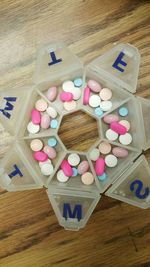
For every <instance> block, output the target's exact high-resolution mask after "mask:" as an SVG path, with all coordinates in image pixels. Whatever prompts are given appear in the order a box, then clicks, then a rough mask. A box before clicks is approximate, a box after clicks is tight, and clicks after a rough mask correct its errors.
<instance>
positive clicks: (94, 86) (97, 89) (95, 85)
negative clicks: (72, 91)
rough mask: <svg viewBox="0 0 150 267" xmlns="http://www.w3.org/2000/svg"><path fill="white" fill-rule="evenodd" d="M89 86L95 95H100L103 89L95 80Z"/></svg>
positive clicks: (89, 82) (90, 81)
mask: <svg viewBox="0 0 150 267" xmlns="http://www.w3.org/2000/svg"><path fill="white" fill-rule="evenodd" d="M87 86H88V87H89V88H90V89H91V91H93V92H95V93H99V92H100V91H101V89H102V87H101V85H100V84H99V83H98V82H96V81H94V80H89V81H88V83H87Z"/></svg>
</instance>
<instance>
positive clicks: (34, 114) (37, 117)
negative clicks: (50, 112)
mask: <svg viewBox="0 0 150 267" xmlns="http://www.w3.org/2000/svg"><path fill="white" fill-rule="evenodd" d="M31 120H32V122H33V124H40V122H41V113H40V112H39V111H38V110H37V109H35V108H33V109H32V111H31Z"/></svg>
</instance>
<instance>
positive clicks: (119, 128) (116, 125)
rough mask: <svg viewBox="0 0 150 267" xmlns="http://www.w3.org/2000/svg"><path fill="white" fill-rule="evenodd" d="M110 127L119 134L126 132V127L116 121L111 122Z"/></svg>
mask: <svg viewBox="0 0 150 267" xmlns="http://www.w3.org/2000/svg"><path fill="white" fill-rule="evenodd" d="M110 129H111V130H113V131H114V132H116V133H117V134H120V135H123V134H126V132H127V129H126V127H124V126H123V125H122V124H120V123H119V122H117V121H114V122H111V124H110Z"/></svg>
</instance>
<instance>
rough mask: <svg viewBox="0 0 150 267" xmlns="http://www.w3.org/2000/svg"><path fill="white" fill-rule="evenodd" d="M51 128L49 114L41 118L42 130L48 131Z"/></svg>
mask: <svg viewBox="0 0 150 267" xmlns="http://www.w3.org/2000/svg"><path fill="white" fill-rule="evenodd" d="M49 126H50V117H49V116H48V114H46V113H45V114H44V115H43V116H42V117H41V128H42V129H48V128H49Z"/></svg>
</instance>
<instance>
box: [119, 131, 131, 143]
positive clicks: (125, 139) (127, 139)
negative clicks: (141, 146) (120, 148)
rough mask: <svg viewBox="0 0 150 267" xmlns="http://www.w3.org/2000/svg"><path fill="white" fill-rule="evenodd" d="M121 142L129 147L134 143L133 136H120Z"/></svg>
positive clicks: (127, 134)
mask: <svg viewBox="0 0 150 267" xmlns="http://www.w3.org/2000/svg"><path fill="white" fill-rule="evenodd" d="M119 142H120V143H121V144H122V145H129V144H131V143H132V136H131V134H129V133H126V134H124V135H120V136H119Z"/></svg>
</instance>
